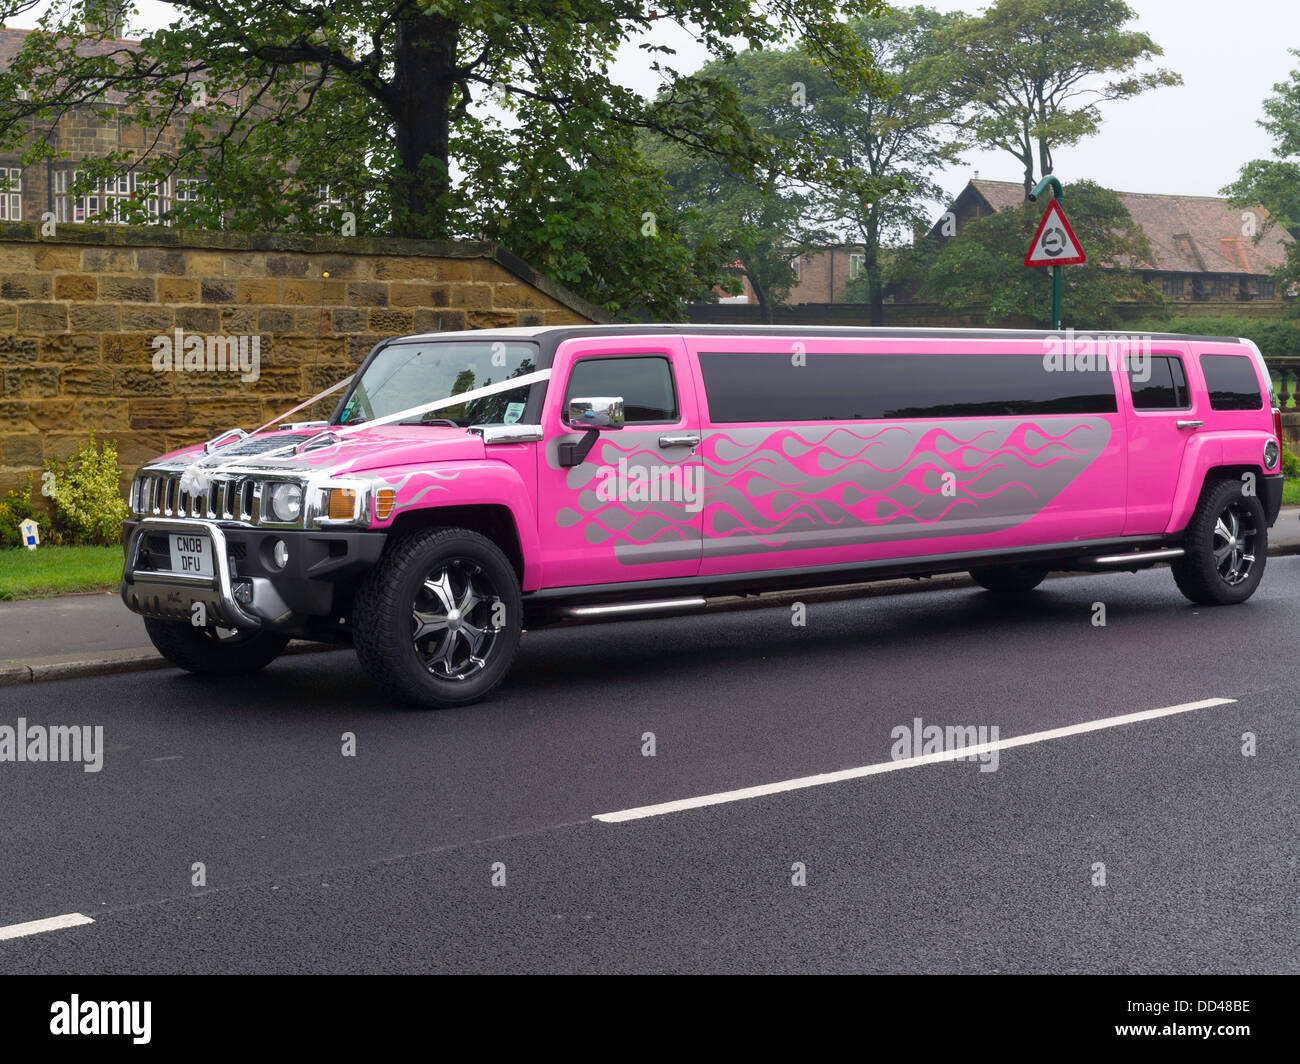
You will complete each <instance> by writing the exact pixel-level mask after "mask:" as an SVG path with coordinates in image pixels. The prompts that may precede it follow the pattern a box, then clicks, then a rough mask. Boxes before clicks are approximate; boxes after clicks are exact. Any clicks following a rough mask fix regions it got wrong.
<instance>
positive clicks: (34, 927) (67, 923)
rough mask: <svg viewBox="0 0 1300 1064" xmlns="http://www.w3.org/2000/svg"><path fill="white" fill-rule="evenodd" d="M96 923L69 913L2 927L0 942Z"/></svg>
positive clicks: (79, 914) (79, 915) (87, 917)
mask: <svg viewBox="0 0 1300 1064" xmlns="http://www.w3.org/2000/svg"><path fill="white" fill-rule="evenodd" d="M94 922H95V921H94V920H92V919H91V918H90V917H89V916H82V915H81V913H67V914H66V915H64V916H51V917H50V918H49V919H48V920H31V921H29V922H28V923H25V924H9V925H8V926H7V927H0V942H3V941H4V940H5V939H7V938H25V937H26V936H27V935H39V934H41V932H43V931H61V930H63V928H65V927H80V926H81V925H82V924H93V923H94Z"/></svg>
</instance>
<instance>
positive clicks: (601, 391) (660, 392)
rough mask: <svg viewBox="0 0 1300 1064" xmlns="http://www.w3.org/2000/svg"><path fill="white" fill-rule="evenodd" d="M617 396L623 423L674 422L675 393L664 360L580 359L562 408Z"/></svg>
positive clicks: (571, 377) (668, 366) (635, 358)
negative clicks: (573, 401) (571, 402)
mask: <svg viewBox="0 0 1300 1064" xmlns="http://www.w3.org/2000/svg"><path fill="white" fill-rule="evenodd" d="M604 395H621V396H622V397H623V414H624V417H625V418H626V420H627V421H628V422H629V423H631V422H634V421H676V420H677V392H676V390H675V389H674V388H673V371H672V367H671V366H670V365H669V364H668V359H666V358H658V357H647V358H637V357H631V358H584V359H583V360H582V361H580V362H575V363H574V364H573V370H572V372H570V374H569V389H568V391H567V392H565V395H564V408H565V409H566V410H567V409H568V407H569V400H570V399H573V398H582V397H584V396H604Z"/></svg>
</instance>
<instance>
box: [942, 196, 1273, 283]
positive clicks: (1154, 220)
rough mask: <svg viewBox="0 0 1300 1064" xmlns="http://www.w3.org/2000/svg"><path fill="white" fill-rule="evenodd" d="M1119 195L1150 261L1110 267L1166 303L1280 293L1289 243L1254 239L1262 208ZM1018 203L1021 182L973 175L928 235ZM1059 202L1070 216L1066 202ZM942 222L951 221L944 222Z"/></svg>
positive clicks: (1191, 198) (947, 231) (945, 234)
mask: <svg viewBox="0 0 1300 1064" xmlns="http://www.w3.org/2000/svg"><path fill="white" fill-rule="evenodd" d="M1117 195H1118V196H1119V198H1120V200H1121V201H1122V202H1123V203H1124V206H1125V207H1127V208H1128V211H1129V213H1130V214H1131V215H1132V216H1133V221H1134V222H1136V223H1137V224H1138V226H1139V227H1140V228H1141V229H1142V231H1143V233H1145V234H1146V238H1147V240H1149V241H1150V243H1151V247H1152V250H1153V251H1154V252H1155V259H1156V261H1154V262H1142V263H1136V264H1129V263H1124V264H1115V265H1114V268H1115V269H1131V270H1136V271H1137V272H1139V273H1141V275H1142V279H1143V280H1144V281H1146V282H1147V283H1148V284H1152V285H1154V286H1156V287H1157V288H1158V289H1160V291H1161V292H1162V293H1163V294H1164V297H1165V298H1166V299H1170V300H1186V301H1196V302H1201V301H1209V300H1216V301H1218V300H1225V301H1226V300H1276V299H1278V298H1279V295H1278V292H1277V284H1276V282H1275V281H1274V279H1273V277H1272V276H1271V275H1272V274H1273V273H1274V272H1275V271H1276V270H1277V269H1278V268H1279V267H1280V266H1282V265H1283V263H1284V262H1285V261H1286V248H1287V245H1288V244H1290V243H1291V242H1292V241H1291V237H1290V235H1289V234H1288V233H1286V232H1285V231H1284V230H1282V229H1280V228H1273V229H1270V230H1269V232H1268V233H1267V234H1266V235H1265V236H1264V238H1263V239H1262V240H1260V241H1259V243H1256V242H1255V239H1254V235H1253V233H1254V232H1256V231H1258V230H1262V229H1263V227H1264V220H1265V219H1266V217H1267V214H1266V212H1265V211H1264V209H1263V208H1262V207H1259V208H1256V209H1255V210H1254V211H1253V212H1252V211H1247V210H1244V209H1242V208H1241V207H1234V206H1233V205H1232V204H1231V203H1229V202H1228V201H1227V200H1226V199H1216V198H1215V197H1213V196H1161V195H1155V194H1151V193H1145V192H1120V193H1117ZM1024 200H1025V190H1024V186H1023V185H1021V184H1019V183H1018V182H1015V181H985V180H982V179H980V178H974V179H972V180H971V181H969V182H968V183H967V184H966V187H965V188H963V189H962V190H961V192H960V193H959V194H958V196H957V198H956V199H955V200H953V202H952V204H951V206H950V207H949V208H948V212H947V213H945V215H943V216H942V217H940V219H939V220H938V221H936V222H935V224H934V226H933V227H932V228H931V229H930V232H929V236H931V237H933V238H935V239H939V240H943V239H946V238H947V237H949V236H951V235H952V232H953V229H954V228H955V230H956V231H957V232H960V231H961V229H962V227H963V226H965V225H966V224H968V223H969V222H971V221H973V220H974V219H976V218H982V217H984V216H986V215H989V214H993V213H994V212H995V211H1001V210H1005V209H1006V208H1008V207H1014V206H1017V205H1018V204H1021V203H1023V202H1024ZM1065 206H1066V213H1067V215H1068V213H1069V204H1068V203H1067V204H1066V205H1065ZM948 214H951V215H952V218H951V219H949V218H948ZM945 220H948V221H949V223H950V224H947V225H945ZM1084 250H1085V251H1086V250H1087V248H1086V247H1085V248H1084Z"/></svg>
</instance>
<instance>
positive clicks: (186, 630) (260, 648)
mask: <svg viewBox="0 0 1300 1064" xmlns="http://www.w3.org/2000/svg"><path fill="white" fill-rule="evenodd" d="M144 630H145V631H146V632H148V633H149V639H150V640H151V641H152V642H153V645H154V646H155V647H156V648H157V649H158V653H159V654H161V655H162V656H163V657H164V658H166V659H167V660H168V661H170V662H171V663H172V664H173V665H179V666H180V667H181V668H182V669H188V670H189V671H190V672H200V673H205V674H207V675H209V676H246V675H248V674H249V673H252V672H257V671H258V670H259V669H264V668H266V666H268V665H270V664H271V662H273V661H274V660H275V659H276V658H278V657H279V656H280V654H281V653H282V652H283V651H284V648H285V647H286V646H288V645H289V637H288V636H287V635H276V634H275V633H274V632H238V631H235V630H233V629H229V628H215V627H211V626H210V627H207V628H196V627H195V626H194V625H192V624H189V623H187V622H185V621H165V620H162V619H160V618H157V617H145V618H144Z"/></svg>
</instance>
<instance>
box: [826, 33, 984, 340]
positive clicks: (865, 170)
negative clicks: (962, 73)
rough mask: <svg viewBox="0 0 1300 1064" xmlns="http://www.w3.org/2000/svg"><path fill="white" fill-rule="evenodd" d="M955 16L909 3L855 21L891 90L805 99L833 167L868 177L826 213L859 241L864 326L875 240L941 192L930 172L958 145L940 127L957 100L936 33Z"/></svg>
mask: <svg viewBox="0 0 1300 1064" xmlns="http://www.w3.org/2000/svg"><path fill="white" fill-rule="evenodd" d="M958 18H959V16H953V15H947V14H941V13H940V12H938V11H934V10H931V9H929V8H926V7H911V8H899V9H895V10H892V11H890V12H888V13H886V14H885V15H883V16H880V17H878V18H872V19H864V20H862V21H860V22H857V23H855V24H854V27H853V30H854V32H855V33H856V34H857V36H858V38H859V40H860V41H861V42H862V47H863V50H864V51H865V52H866V53H867V54H868V55H869V56H870V57H871V60H872V64H873V66H874V67H875V68H876V69H877V70H879V71H880V73H881V74H882V75H883V76H884V77H885V78H887V79H888V80H889V82H890V85H891V86H892V88H893V90H894V91H892V92H889V93H881V92H877V91H872V90H871V89H870V88H867V89H865V90H863V91H857V92H852V91H850V92H846V91H845V90H843V89H841V88H839V87H838V86H836V85H834V84H833V83H827V84H825V85H821V86H819V87H818V88H819V91H818V93H817V94H816V96H815V97H814V98H813V99H812V100H811V101H810V111H811V121H812V124H813V126H814V128H815V129H817V131H818V132H819V133H820V134H821V135H822V136H823V138H824V139H826V141H827V142H828V143H829V144H830V145H831V146H832V150H833V151H835V152H836V153H837V154H838V156H839V158H840V161H841V164H842V167H843V169H844V170H846V171H859V172H861V173H862V174H864V175H866V176H867V177H868V178H869V179H870V180H869V181H866V182H863V183H862V185H861V186H860V187H865V188H866V189H867V190H868V194H866V195H858V194H854V192H853V190H852V189H851V190H850V191H849V192H848V193H847V194H840V195H839V196H838V198H837V203H836V207H835V212H836V214H837V215H838V216H840V217H842V218H844V219H847V220H849V221H850V222H851V223H852V226H853V228H854V229H855V230H856V233H857V235H858V236H859V237H860V239H861V241H862V248H863V266H862V273H861V274H860V278H861V281H860V284H859V285H858V286H857V288H858V289H859V290H861V289H863V288H865V294H866V297H867V301H868V302H869V303H870V306H871V323H872V324H873V325H883V324H884V278H883V273H884V266H883V262H882V259H881V248H882V244H883V243H884V240H885V239H886V237H887V236H888V235H890V234H892V233H897V232H899V231H900V230H901V231H904V232H910V231H911V230H912V229H914V228H915V227H916V226H917V225H918V224H920V223H921V222H923V221H924V220H925V207H926V204H927V203H928V202H933V201H935V200H938V199H941V198H942V196H943V190H942V189H941V188H939V186H938V185H937V184H936V183H935V181H934V177H933V174H934V172H935V171H936V170H938V169H939V168H940V167H942V166H944V165H947V164H949V163H952V162H955V161H957V154H958V151H959V149H960V147H961V145H960V143H959V142H958V141H956V140H952V139H949V140H945V139H943V137H942V135H941V134H942V132H943V130H944V129H945V128H950V127H951V126H952V125H953V123H954V122H955V120H956V118H957V116H958V115H959V113H960V111H961V110H962V108H963V106H964V104H965V97H964V95H963V90H962V87H961V85H960V82H958V81H957V80H956V78H955V77H954V73H955V69H956V64H955V62H954V60H953V58H952V55H951V53H950V52H949V51H948V50H947V48H946V46H945V43H944V33H945V31H947V30H950V29H951V28H952V27H953V26H954V25H955V24H956V22H957V19H958Z"/></svg>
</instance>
